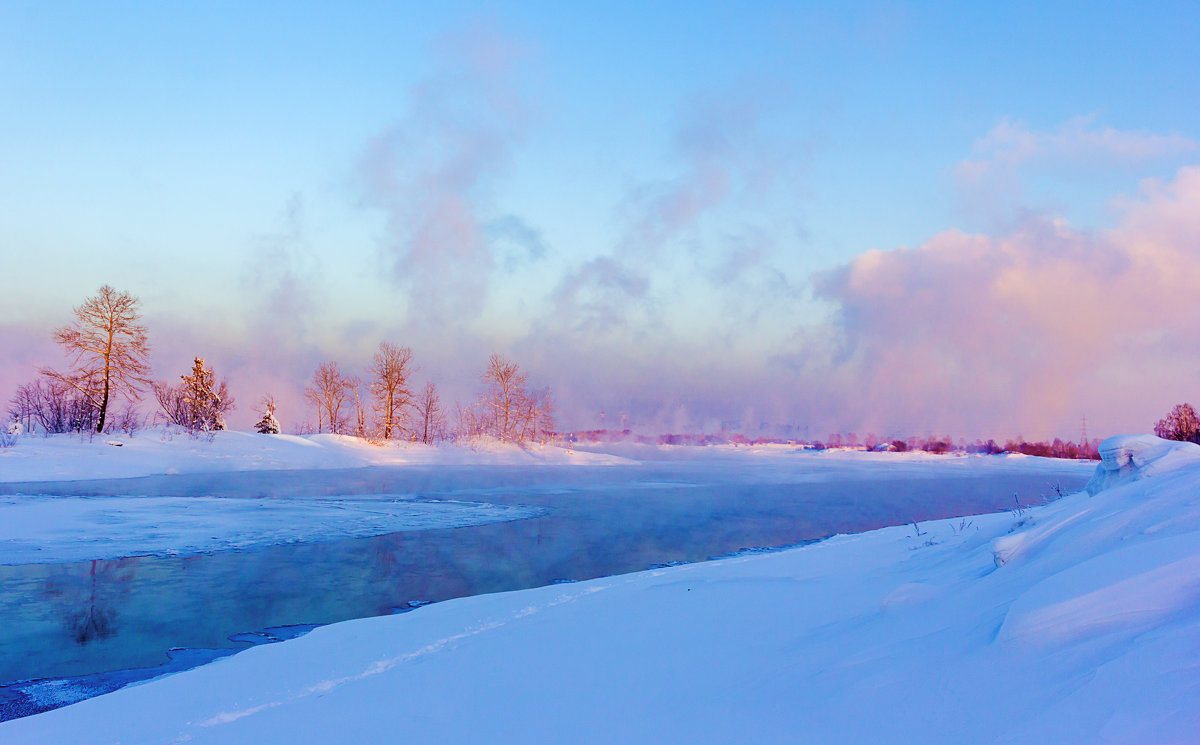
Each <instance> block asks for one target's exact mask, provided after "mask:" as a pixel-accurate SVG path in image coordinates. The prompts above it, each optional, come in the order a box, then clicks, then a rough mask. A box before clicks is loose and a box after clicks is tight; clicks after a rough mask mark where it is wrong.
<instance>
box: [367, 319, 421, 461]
mask: <svg viewBox="0 0 1200 745" xmlns="http://www.w3.org/2000/svg"><path fill="white" fill-rule="evenodd" d="M368 372H369V374H370V376H371V377H370V380H369V383H370V386H371V396H372V398H373V399H374V404H375V420H376V425H377V426H378V427H379V431H380V434H382V435H383V439H385V440H389V439H391V437H392V435H393V434H395V432H396V431H397V430H398V429H400V428H401V427H403V425H404V422H405V420H406V419H407V416H406V413H407V412H406V410H407V409H408V408H409V407H410V406H412V403H413V392H412V390H411V389H410V388H409V387H408V379H409V377H410V376H411V375H412V372H413V368H412V350H411V349H409V348H408V347H400V346H397V345H395V344H392V343H390V342H386V341H385V342H382V343H380V345H379V351H377V352H376V353H375V357H374V358H373V359H372V360H371V367H370V369H369V371H368Z"/></svg>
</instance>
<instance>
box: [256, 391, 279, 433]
mask: <svg viewBox="0 0 1200 745" xmlns="http://www.w3.org/2000/svg"><path fill="white" fill-rule="evenodd" d="M260 406H261V411H262V419H259V420H258V423H257V424H255V425H254V431H255V432H258V433H259V434H260V435H277V434H279V433H280V432H281V431H282V429H281V428H280V426H279V420H278V419H276V418H275V397H274V396H272V395H271V394H270V393H268V394H267V395H265V396H263V398H262V403H261V404H260Z"/></svg>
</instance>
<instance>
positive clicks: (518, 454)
mask: <svg viewBox="0 0 1200 745" xmlns="http://www.w3.org/2000/svg"><path fill="white" fill-rule="evenodd" d="M628 462H629V461H627V460H626V459H624V458H621V457H618V456H615V455H606V454H596V453H581V452H570V451H567V450H564V449H562V448H556V447H549V446H543V445H531V446H528V447H517V446H516V445H507V444H503V443H499V442H494V441H488V442H483V443H480V444H478V445H475V446H466V445H451V444H448V443H442V444H439V445H438V446H437V447H430V446H428V445H421V444H409V443H398V442H388V443H385V444H373V443H370V442H367V441H366V440H361V439H359V438H357V437H345V436H340V435H304V436H299V435H260V434H256V433H252V432H214V433H213V434H212V437H211V439H210V438H209V437H208V436H202V437H191V436H188V435H186V434H179V433H171V432H168V431H165V430H162V429H153V430H147V431H144V432H139V433H137V434H136V435H135V436H134V437H128V436H126V435H96V436H94V437H92V436H88V435H83V436H80V435H52V436H50V437H40V436H26V437H22V438H21V439H20V440H19V441H18V442H17V444H16V446H15V447H11V448H3V449H0V482H20V481H69V480H75V479H99V478H131V477H135V476H149V475H154V474H161V473H207V472H214V471H262V470H282V469H300V468H304V469H312V468H355V467H359V466H403V465H462V464H473V465H517V466H525V465H531V466H539V465H589V466H600V465H616V464H623V463H628Z"/></svg>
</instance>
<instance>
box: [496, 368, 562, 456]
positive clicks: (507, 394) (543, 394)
mask: <svg viewBox="0 0 1200 745" xmlns="http://www.w3.org/2000/svg"><path fill="white" fill-rule="evenodd" d="M528 380H529V376H528V375H526V374H525V373H523V372H521V369H520V368H519V367H518V366H517V365H516V363H514V362H510V361H509V360H507V359H505V358H504V357H502V356H501V355H498V354H493V355H492V357H491V359H490V360H489V361H488V367H487V370H485V371H484V373H483V375H482V381H483V383H484V384H485V385H486V388H485V389H484V392H483V395H482V397H481V399H480V401H479V405H478V411H479V414H478V427H479V429H480V431H483V432H486V433H488V434H491V435H492V436H494V437H496V438H498V439H501V440H504V441H506V442H528V441H530V440H533V441H538V442H543V441H545V439H546V438H547V436H548V433H549V432H551V431H553V429H554V406H553V403H552V401H551V398H550V389H549V388H543V389H541V390H536V391H532V392H531V391H529V390H528V389H527V388H526V387H525V384H526V382H528Z"/></svg>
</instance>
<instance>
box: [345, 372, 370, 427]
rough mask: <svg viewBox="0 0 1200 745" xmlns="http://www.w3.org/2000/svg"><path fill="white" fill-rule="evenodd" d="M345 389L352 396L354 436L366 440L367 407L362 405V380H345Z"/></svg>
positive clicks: (354, 378) (353, 378) (356, 378)
mask: <svg viewBox="0 0 1200 745" xmlns="http://www.w3.org/2000/svg"><path fill="white" fill-rule="evenodd" d="M346 388H347V389H349V390H350V391H351V392H352V393H353V394H354V435H355V436H356V437H361V438H363V439H364V440H365V439H367V407H366V406H365V405H364V404H363V398H362V378H359V377H357V376H355V377H349V378H346Z"/></svg>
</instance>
